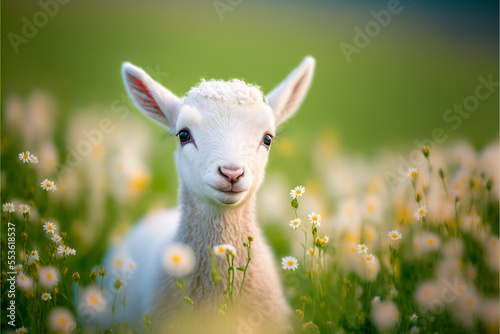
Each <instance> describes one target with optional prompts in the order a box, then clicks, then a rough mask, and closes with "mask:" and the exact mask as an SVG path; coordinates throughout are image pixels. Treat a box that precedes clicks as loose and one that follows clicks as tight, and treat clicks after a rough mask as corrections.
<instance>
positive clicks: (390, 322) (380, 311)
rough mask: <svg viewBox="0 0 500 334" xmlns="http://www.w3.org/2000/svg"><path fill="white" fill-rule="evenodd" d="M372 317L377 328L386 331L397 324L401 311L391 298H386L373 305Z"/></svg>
mask: <svg viewBox="0 0 500 334" xmlns="http://www.w3.org/2000/svg"><path fill="white" fill-rule="evenodd" d="M371 317H372V319H373V322H374V323H375V326H376V327H377V329H378V330H379V331H381V332H384V331H387V330H388V329H391V328H393V327H394V326H395V325H396V323H397V322H398V317H399V311H398V308H397V307H396V304H394V303H393V302H392V301H390V300H386V301H383V302H380V303H375V304H374V305H373V307H372V312H371Z"/></svg>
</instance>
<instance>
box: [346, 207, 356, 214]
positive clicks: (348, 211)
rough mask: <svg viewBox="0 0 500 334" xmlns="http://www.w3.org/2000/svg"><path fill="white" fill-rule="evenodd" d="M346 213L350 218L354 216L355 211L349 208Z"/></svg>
mask: <svg viewBox="0 0 500 334" xmlns="http://www.w3.org/2000/svg"><path fill="white" fill-rule="evenodd" d="M345 212H346V213H347V214H348V215H349V216H350V215H352V214H353V212H354V210H353V209H352V208H347V209H346V210H345Z"/></svg>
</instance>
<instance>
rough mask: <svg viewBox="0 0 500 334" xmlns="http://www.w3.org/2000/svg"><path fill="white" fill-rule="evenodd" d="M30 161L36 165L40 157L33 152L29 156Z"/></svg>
mask: <svg viewBox="0 0 500 334" xmlns="http://www.w3.org/2000/svg"><path fill="white" fill-rule="evenodd" d="M29 162H30V163H32V164H35V165H36V164H37V163H38V157H37V156H36V155H34V154H31V155H30V157H29Z"/></svg>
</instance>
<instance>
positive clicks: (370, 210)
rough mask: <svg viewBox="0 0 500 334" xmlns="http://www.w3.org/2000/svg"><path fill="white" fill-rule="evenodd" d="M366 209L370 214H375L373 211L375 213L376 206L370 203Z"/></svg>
mask: <svg viewBox="0 0 500 334" xmlns="http://www.w3.org/2000/svg"><path fill="white" fill-rule="evenodd" d="M366 209H367V210H368V212H373V211H375V205H373V204H372V203H369V204H368V205H367V206H366Z"/></svg>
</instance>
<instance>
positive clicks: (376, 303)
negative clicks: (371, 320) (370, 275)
mask: <svg viewBox="0 0 500 334" xmlns="http://www.w3.org/2000/svg"><path fill="white" fill-rule="evenodd" d="M378 304H380V297H379V296H375V297H374V298H373V299H372V306H374V305H378Z"/></svg>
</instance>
